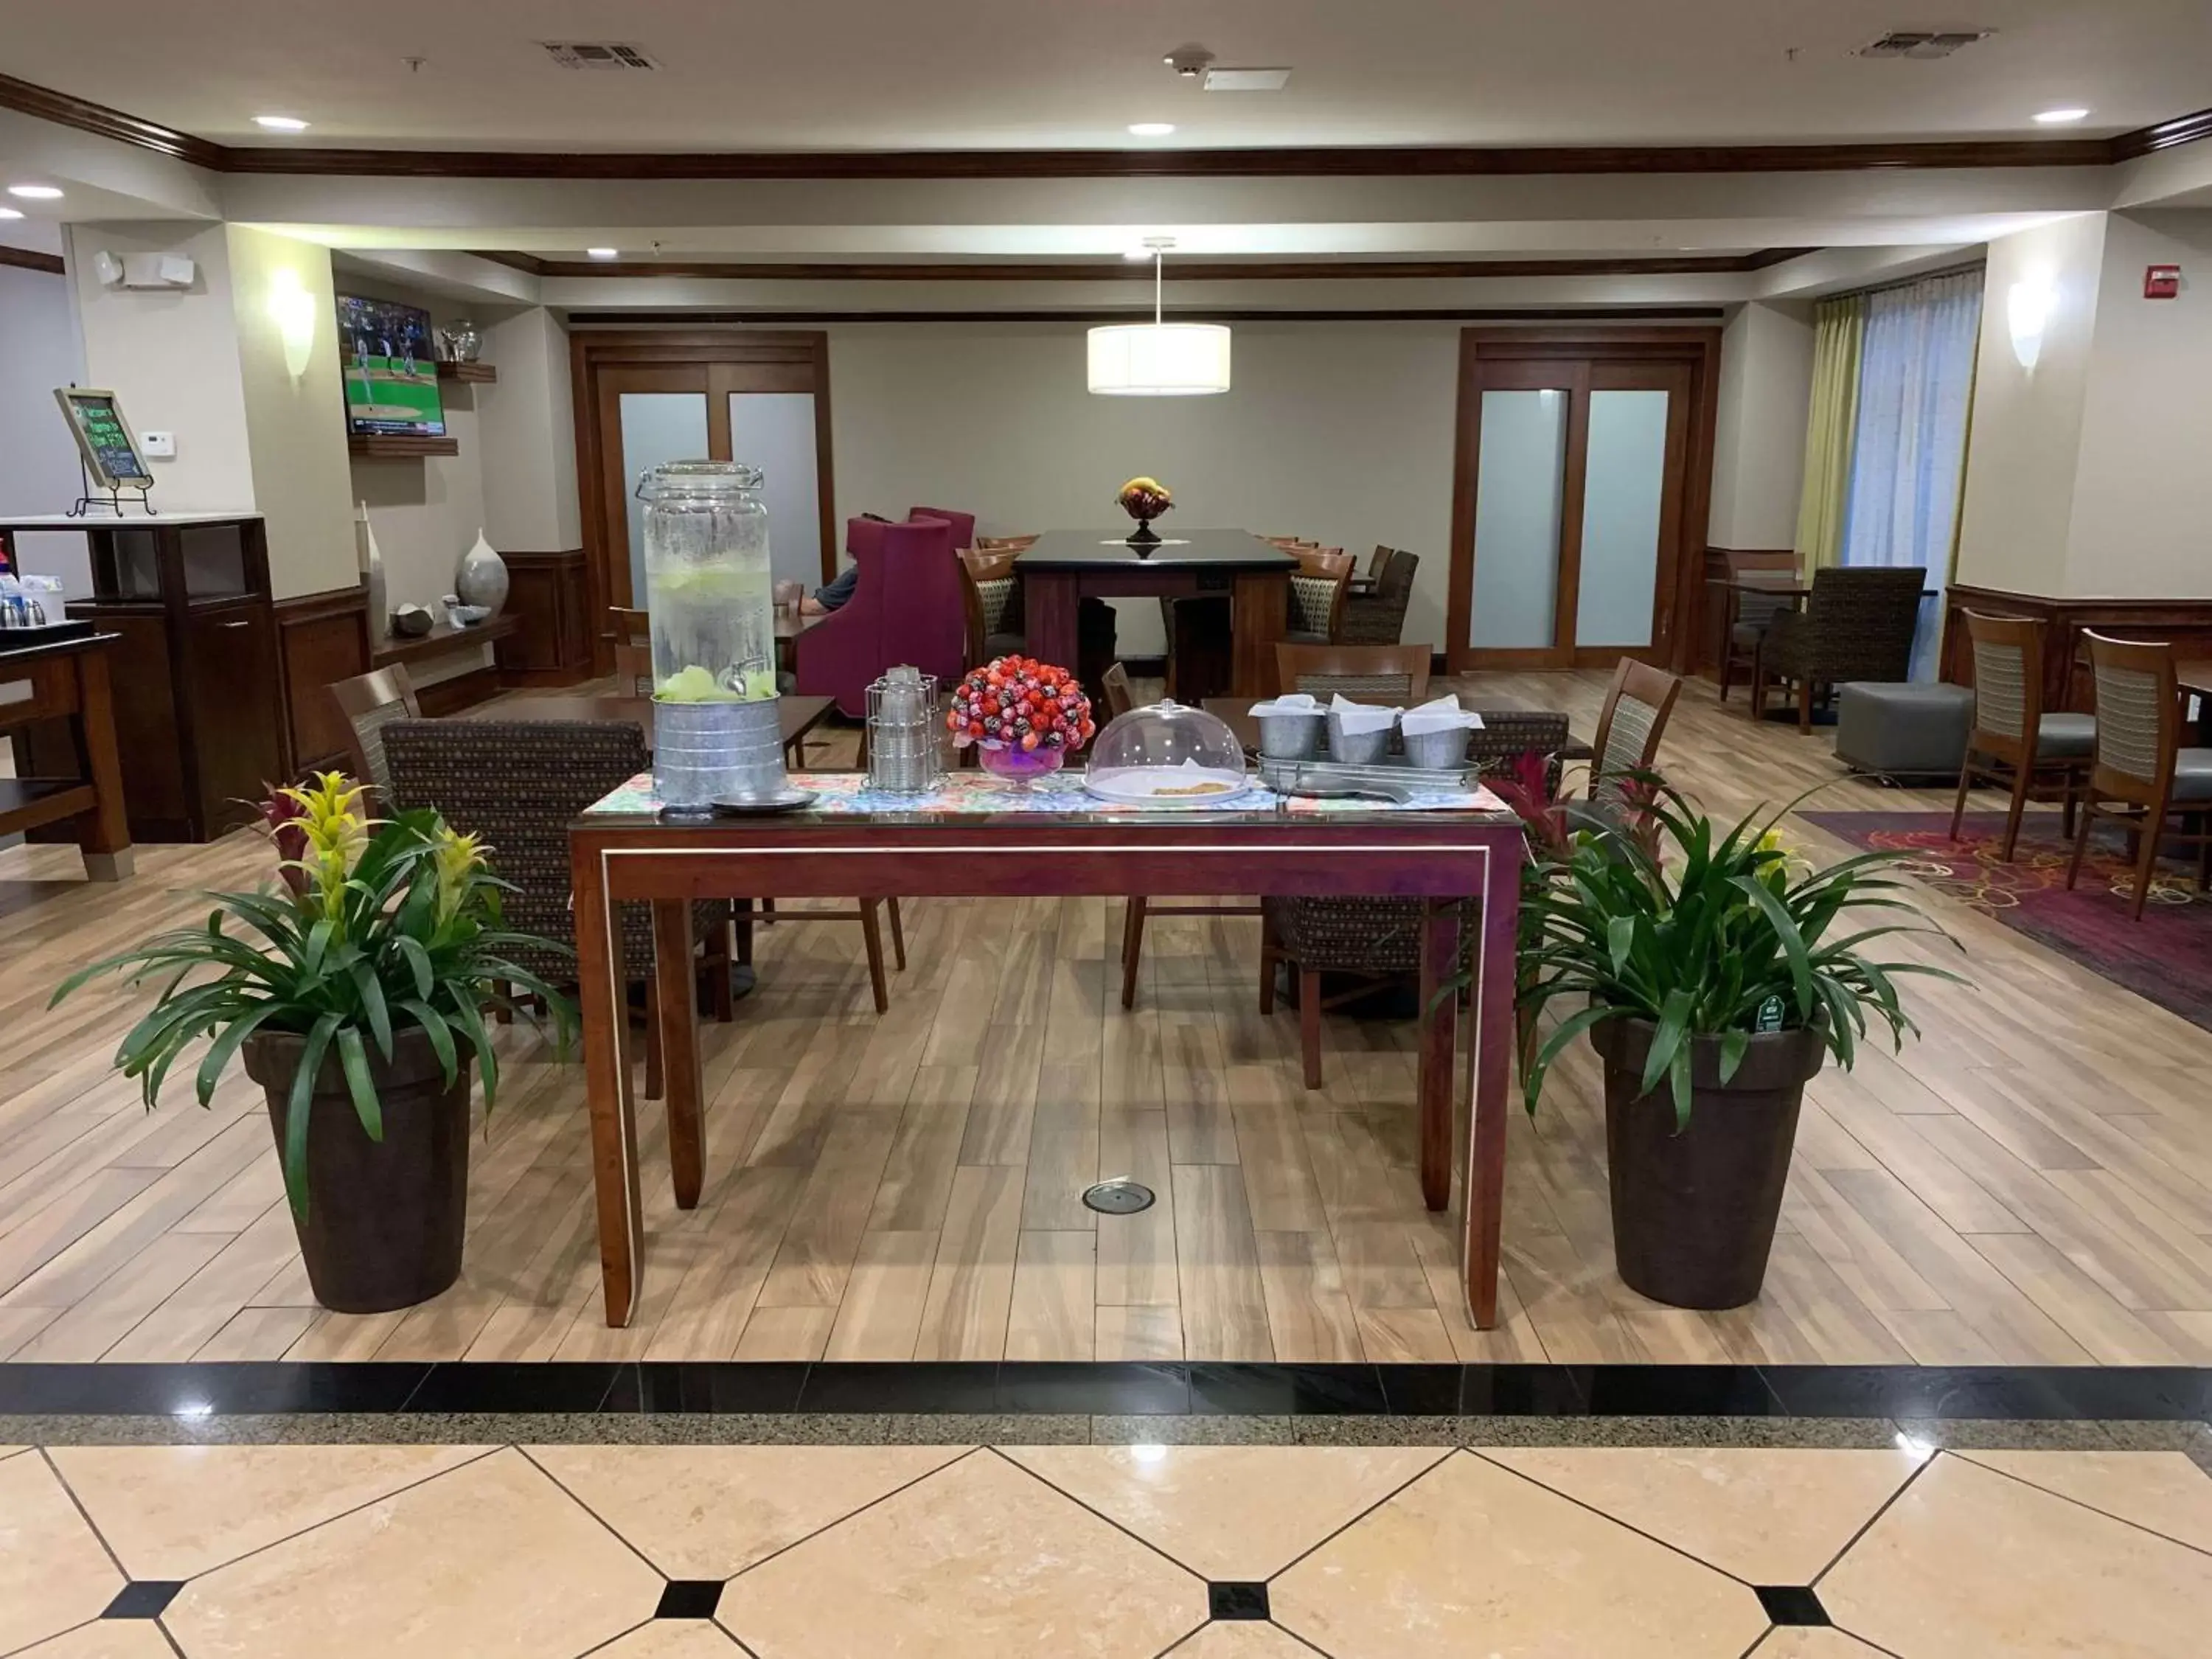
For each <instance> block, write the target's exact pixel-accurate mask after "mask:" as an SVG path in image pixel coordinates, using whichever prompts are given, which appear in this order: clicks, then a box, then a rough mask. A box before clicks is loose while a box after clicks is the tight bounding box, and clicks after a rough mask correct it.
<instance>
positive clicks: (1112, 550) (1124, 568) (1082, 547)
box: [1014, 526, 1298, 697]
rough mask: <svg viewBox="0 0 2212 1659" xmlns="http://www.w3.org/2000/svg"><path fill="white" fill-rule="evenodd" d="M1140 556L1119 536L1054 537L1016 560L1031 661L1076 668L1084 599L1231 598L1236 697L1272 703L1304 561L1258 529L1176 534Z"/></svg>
mask: <svg viewBox="0 0 2212 1659" xmlns="http://www.w3.org/2000/svg"><path fill="white" fill-rule="evenodd" d="M1159 532H1160V539H1159V541H1158V544H1154V545H1152V546H1148V547H1145V548H1141V549H1140V548H1138V547H1134V546H1132V545H1131V544H1129V542H1128V541H1127V540H1126V539H1125V538H1126V536H1127V532H1121V534H1120V535H1119V536H1117V535H1116V533H1115V532H1113V531H1110V530H1048V531H1047V532H1045V533H1044V534H1043V535H1042V536H1040V537H1038V538H1036V541H1035V542H1033V543H1031V544H1030V545H1029V546H1028V547H1025V548H1024V549H1023V550H1022V551H1021V554H1020V555H1019V556H1018V557H1017V558H1016V559H1015V561H1014V572H1015V574H1017V575H1018V576H1019V577H1020V578H1021V579H1022V615H1023V617H1024V621H1025V623H1027V627H1028V634H1029V650H1030V655H1031V656H1034V657H1038V658H1041V659H1043V660H1044V661H1046V662H1056V663H1065V664H1067V665H1073V664H1074V662H1075V660H1076V658H1077V655H1078V653H1077V650H1076V613H1077V611H1078V610H1079V608H1080V607H1081V605H1082V603H1083V601H1084V600H1085V599H1137V598H1142V597H1144V596H1146V595H1148V594H1149V595H1157V596H1159V597H1162V598H1170V599H1183V598H1188V597H1189V596H1191V595H1194V594H1200V593H1219V594H1225V595H1227V596H1228V598H1229V603H1230V629H1231V646H1230V653H1231V678H1230V690H1232V691H1234V692H1235V693H1236V694H1237V696H1240V697H1245V696H1249V697H1267V696H1273V695H1274V691H1275V647H1276V645H1277V644H1278V643H1279V641H1281V639H1282V637H1283V632H1284V630H1285V629H1286V628H1287V627H1288V626H1289V625H1290V621H1289V619H1290V604H1291V572H1292V571H1294V570H1296V569H1297V568H1298V562H1297V560H1296V559H1294V558H1292V557H1291V556H1290V555H1289V554H1287V553H1285V552H1284V551H1283V550H1281V549H1280V548H1279V547H1273V546H1271V545H1269V544H1267V543H1266V542H1263V541H1261V539H1260V538H1258V537H1257V536H1255V535H1254V534H1252V532H1249V530H1182V531H1170V530H1169V529H1167V528H1166V526H1159Z"/></svg>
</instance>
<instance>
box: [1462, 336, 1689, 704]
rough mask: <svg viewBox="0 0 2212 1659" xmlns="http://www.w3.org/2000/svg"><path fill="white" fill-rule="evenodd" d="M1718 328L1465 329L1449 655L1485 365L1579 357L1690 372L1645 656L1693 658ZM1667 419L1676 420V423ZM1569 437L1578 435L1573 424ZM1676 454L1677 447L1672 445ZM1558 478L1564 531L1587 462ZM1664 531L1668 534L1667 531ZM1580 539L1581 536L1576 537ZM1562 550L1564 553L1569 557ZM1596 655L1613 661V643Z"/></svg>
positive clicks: (1672, 660)
mask: <svg viewBox="0 0 2212 1659" xmlns="http://www.w3.org/2000/svg"><path fill="white" fill-rule="evenodd" d="M1720 356H1721V331H1720V330H1719V329H1717V328H1604V327H1584V328H1468V329H1462V330H1461V331H1460V347H1459V418H1458V426H1457V431H1456V434H1455V440H1454V451H1453V457H1452V522H1451V569H1450V581H1449V592H1448V597H1447V602H1446V605H1445V623H1444V627H1445V641H1444V650H1445V657H1446V660H1448V661H1449V662H1451V663H1453V664H1454V665H1455V666H1456V665H1459V664H1461V663H1462V662H1463V661H1464V660H1465V659H1466V656H1467V653H1468V644H1467V639H1468V630H1469V628H1470V625H1471V623H1472V622H1473V619H1474V501H1475V488H1476V483H1477V472H1478V471H1479V467H1478V460H1479V455H1480V446H1481V441H1482V397H1481V392H1480V385H1479V374H1480V370H1481V369H1482V368H1484V367H1486V366H1488V365H1492V364H1496V363H1500V362H1505V363H1510V362H1545V361H1551V362H1558V361H1559V360H1562V359H1572V358H1581V359H1583V360H1585V362H1587V364H1588V365H1589V368H1591V369H1592V370H1594V371H1595V370H1598V369H1600V368H1602V366H1604V365H1607V364H1642V363H1680V364H1683V365H1685V366H1686V367H1687V368H1688V369H1689V371H1690V393H1689V404H1690V411H1689V412H1690V421H1689V431H1688V434H1687V442H1686V454H1685V455H1684V457H1683V462H1682V470H1681V473H1680V477H1681V484H1682V487H1681V491H1680V513H1679V515H1678V516H1677V518H1676V521H1675V524H1674V536H1673V537H1672V538H1671V539H1672V545H1671V546H1666V545H1662V547H1661V549H1660V561H1659V562H1660V570H1661V572H1662V580H1664V581H1666V583H1667V586H1668V592H1666V593H1664V594H1663V595H1662V603H1661V604H1660V605H1659V607H1658V616H1657V617H1656V621H1657V623H1658V626H1657V629H1656V631H1655V634H1654V637H1653V640H1652V645H1651V649H1650V651H1649V652H1648V653H1644V654H1646V655H1648V656H1650V657H1652V658H1655V659H1657V660H1658V661H1659V662H1661V663H1662V665H1664V666H1666V667H1667V668H1668V669H1669V670H1671V671H1674V672H1675V673H1682V672H1685V671H1686V670H1687V668H1688V665H1689V664H1690V662H1691V660H1692V658H1693V657H1694V656H1695V654H1696V649H1697V641H1698V639H1699V617H1700V614H1701V612H1702V610H1703V605H1704V600H1705V563H1704V553H1705V526H1706V520H1707V518H1708V516H1709V514H1710V513H1711V507H1712V493H1713V431H1714V426H1715V422H1716V421H1717V416H1718V412H1719V404H1720ZM1670 424H1671V423H1670ZM1570 441H1572V434H1571V431H1570ZM1670 450H1671V445H1670ZM1570 460H1571V462H1572V463H1574V464H1573V465H1571V466H1570V469H1569V470H1570V471H1571V474H1572V475H1573V476H1571V477H1568V478H1566V479H1564V480H1563V481H1562V485H1561V489H1562V492H1563V499H1562V501H1561V504H1560V509H1561V532H1562V537H1563V539H1564V538H1565V530H1566V527H1567V519H1568V516H1569V515H1573V517H1574V518H1575V519H1576V520H1579V518H1580V514H1581V512H1582V495H1581V490H1582V483H1583V478H1582V467H1581V465H1580V462H1579V459H1578V458H1576V457H1570ZM1663 535H1664V531H1663V529H1662V536H1663ZM1572 539H1573V540H1574V541H1575V542H1577V543H1578V542H1579V536H1578V535H1577V537H1576V538H1572ZM1564 556H1565V555H1564V554H1563V557H1564ZM1593 654H1594V655H1595V656H1599V657H1602V658H1604V659H1606V660H1608V661H1610V660H1611V659H1613V657H1614V656H1615V655H1617V654H1618V653H1616V652H1614V651H1613V650H1611V649H1599V650H1595V651H1594V653H1593Z"/></svg>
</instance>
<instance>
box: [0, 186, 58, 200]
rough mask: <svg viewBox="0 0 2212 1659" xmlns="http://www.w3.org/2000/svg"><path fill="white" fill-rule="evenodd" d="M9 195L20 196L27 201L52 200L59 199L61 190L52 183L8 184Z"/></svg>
mask: <svg viewBox="0 0 2212 1659" xmlns="http://www.w3.org/2000/svg"><path fill="white" fill-rule="evenodd" d="M8 193H9V195H10V196H20V197H22V198H23V199H24V200H25V201H27V202H54V201H58V200H60V199H61V191H59V190H58V189H56V188H55V187H54V186H53V185H9V186H8Z"/></svg>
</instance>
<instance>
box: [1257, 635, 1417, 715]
mask: <svg viewBox="0 0 2212 1659" xmlns="http://www.w3.org/2000/svg"><path fill="white" fill-rule="evenodd" d="M1430 660H1431V653H1430V651H1429V647H1427V646H1425V645H1298V644H1292V643H1291V642H1290V641H1285V642H1283V643H1282V644H1280V645H1278V646H1277V647H1275V675H1276V682H1277V684H1279V685H1281V686H1282V688H1283V689H1284V690H1286V691H1304V692H1306V693H1308V694H1310V696H1316V697H1324V698H1326V697H1333V696H1346V697H1350V698H1352V699H1353V700H1354V701H1355V702H1356V701H1358V700H1359V699H1360V698H1363V697H1364V698H1366V699H1367V700H1368V701H1370V702H1415V701H1419V699H1421V698H1423V697H1425V696H1428V692H1429V665H1430Z"/></svg>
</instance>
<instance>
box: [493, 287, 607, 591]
mask: <svg viewBox="0 0 2212 1659" xmlns="http://www.w3.org/2000/svg"><path fill="white" fill-rule="evenodd" d="M480 325H481V327H482V328H483V337H484V346H483V356H484V358H485V360H486V361H487V362H490V363H493V364H495V366H496V367H497V368H498V369H499V382H498V384H497V385H495V386H477V387H475V388H474V392H475V396H476V408H477V417H478V418H477V434H476V441H477V445H478V446H479V447H480V450H481V453H482V458H483V511H484V513H485V515H486V519H487V523H486V526H485V528H486V530H487V532H488V533H489V535H490V537H491V541H492V545H493V546H495V547H498V548H501V549H512V550H515V551H517V552H526V553H557V552H565V551H567V550H568V549H570V548H574V547H580V546H582V545H583V531H582V528H581V524H580V520H579V518H578V515H577V510H576V430H575V422H574V416H573V413H572V410H571V403H572V400H573V399H572V392H571V388H570V384H569V373H568V331H567V330H566V329H564V328H562V326H561V324H560V320H559V319H557V318H556V317H555V316H554V315H553V313H550V312H549V311H546V310H544V309H543V308H542V307H531V308H530V309H528V310H526V311H518V312H515V313H512V314H510V315H507V316H503V317H497V318H494V319H488V320H483V321H482V322H481V324H480Z"/></svg>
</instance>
